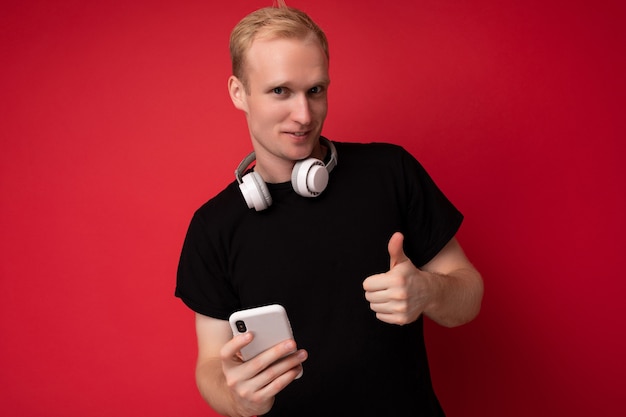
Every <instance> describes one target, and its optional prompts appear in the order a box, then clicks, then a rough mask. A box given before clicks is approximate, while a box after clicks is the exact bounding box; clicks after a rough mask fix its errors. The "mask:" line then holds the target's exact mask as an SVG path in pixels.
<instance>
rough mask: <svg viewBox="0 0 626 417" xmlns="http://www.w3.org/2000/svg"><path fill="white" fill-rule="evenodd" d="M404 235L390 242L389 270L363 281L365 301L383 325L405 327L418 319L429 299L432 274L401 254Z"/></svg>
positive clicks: (395, 234)
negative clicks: (421, 269)
mask: <svg viewBox="0 0 626 417" xmlns="http://www.w3.org/2000/svg"><path fill="white" fill-rule="evenodd" d="M403 243H404V236H403V235H402V233H400V232H396V233H394V234H393V236H391V239H389V244H388V246H387V250H388V251H389V271H388V272H385V273H383V274H376V275H372V276H370V277H368V278H367V279H366V280H365V281H363V289H364V290H365V298H366V299H367V301H369V303H370V308H371V309H372V310H373V311H374V312H376V317H377V318H378V319H379V320H381V321H384V322H386V323H391V324H400V325H403V324H408V323H412V322H414V321H415V320H417V319H418V318H419V316H420V315H421V314H422V313H423V312H424V310H425V309H426V306H427V304H428V303H429V302H430V300H431V299H432V297H433V295H432V288H431V287H432V286H431V274H429V273H427V272H423V271H420V270H419V269H418V268H417V267H415V265H413V262H411V260H410V259H409V258H408V257H407V256H406V255H405V254H404V249H403Z"/></svg>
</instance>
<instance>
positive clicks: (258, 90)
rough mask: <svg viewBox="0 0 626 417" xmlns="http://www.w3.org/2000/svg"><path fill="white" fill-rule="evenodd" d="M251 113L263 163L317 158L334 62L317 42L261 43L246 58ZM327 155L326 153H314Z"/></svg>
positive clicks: (243, 97)
mask: <svg viewBox="0 0 626 417" xmlns="http://www.w3.org/2000/svg"><path fill="white" fill-rule="evenodd" d="M245 71H246V79H247V89H246V91H245V92H244V93H241V92H240V102H239V104H238V103H237V101H236V100H234V101H235V105H236V106H237V107H238V108H239V109H241V110H243V111H244V112H245V113H246V118H247V121H248V128H249V130H250V135H251V138H252V142H253V146H254V148H255V151H256V153H257V161H258V162H261V161H262V160H263V161H267V162H269V161H276V162H277V163H281V162H283V163H284V162H286V161H290V162H291V161H295V160H300V159H304V158H307V157H309V156H311V153H312V152H313V151H314V149H318V150H319V147H317V144H318V142H319V136H320V134H321V132H322V126H323V124H324V120H325V119H326V113H327V110H328V102H327V89H328V85H329V82H330V80H329V76H328V60H327V59H326V55H325V54H324V51H323V50H322V48H321V47H320V46H319V44H318V43H317V42H315V40H314V38H310V39H305V40H298V39H263V38H261V39H257V40H255V41H254V42H253V44H252V46H251V48H250V50H249V51H248V53H247V55H246V66H245ZM314 156H317V157H321V155H314Z"/></svg>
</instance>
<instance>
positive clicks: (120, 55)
mask: <svg viewBox="0 0 626 417" xmlns="http://www.w3.org/2000/svg"><path fill="white" fill-rule="evenodd" d="M269 3H270V1H269V0H254V1H252V0H248V1H241V0H238V1H232V2H209V1H200V0H197V1H194V0H177V1H166V0H164V1H130V2H123V1H110V2H88V1H87V2H86V1H34V0H33V1H23V2H22V1H4V2H2V5H1V6H0V39H1V42H2V43H1V50H0V56H1V57H2V65H1V66H0V68H1V69H0V71H1V72H0V76H1V78H0V97H1V99H0V111H1V118H2V122H1V123H0V132H1V151H0V163H1V165H0V174H1V177H0V198H1V200H0V230H1V236H2V239H1V241H0V245H1V246H0V268H1V269H0V274H1V276H0V279H1V280H0V297H1V298H2V300H1V302H0V384H1V386H2V390H0V412H2V414H3V415H11V416H18V415H19V416H64V417H68V416H131V415H132V416H134V415H152V416H180V415H184V416H203V415H211V412H210V411H209V409H208V407H207V406H206V405H205V404H204V403H203V402H202V400H201V399H200V397H199V395H198V393H197V391H196V388H195V383H194V379H193V367H194V361H195V354H196V352H195V350H196V347H195V334H194V327H193V314H192V312H191V311H189V310H188V309H187V308H186V307H184V306H183V305H182V303H181V302H180V301H179V300H177V299H175V298H174V296H173V291H174V281H175V272H176V265H177V261H178V255H179V251H180V247H181V244H182V239H183V237H184V233H185V230H186V227H187V224H188V221H189V219H190V216H191V213H192V211H193V210H194V209H195V208H197V207H198V206H199V205H200V204H201V203H203V202H204V201H205V200H206V199H208V198H209V197H210V196H212V195H213V194H215V193H216V192H217V191H218V190H220V189H221V188H222V187H224V186H225V185H226V184H227V183H228V182H230V181H232V180H233V178H234V177H233V171H234V169H235V167H236V166H237V164H238V163H239V161H240V160H241V159H242V158H243V156H244V155H245V154H246V153H247V152H248V151H249V150H250V143H249V138H248V135H247V129H246V127H245V123H244V118H243V116H242V115H241V114H240V113H239V112H238V111H236V110H235V109H233V108H232V105H231V103H230V101H229V98H228V95H227V90H226V79H227V76H228V75H229V60H228V51H227V42H228V35H229V31H230V29H231V28H232V26H233V25H234V24H235V23H236V22H237V21H238V20H239V19H240V18H241V17H242V16H243V15H244V14H246V13H247V12H249V11H251V10H253V9H255V8H257V7H260V6H265V5H268V4H269ZM289 4H291V5H292V6H297V7H300V8H303V9H304V10H306V11H307V12H309V13H310V14H311V16H312V17H313V18H315V19H316V20H317V21H318V23H320V25H321V26H322V27H324V28H325V30H326V32H327V34H328V37H329V38H330V40H331V77H332V80H333V82H332V86H331V90H330V116H329V118H328V121H327V124H326V128H325V131H324V133H325V134H326V135H327V136H328V137H330V138H332V139H335V140H341V141H391V142H395V143H399V144H401V145H404V146H405V147H407V148H408V149H409V150H410V151H411V152H412V153H414V154H415V155H416V156H417V157H418V158H419V159H420V160H421V161H422V163H423V164H424V165H425V166H426V168H427V169H428V170H429V171H430V173H431V174H432V176H433V177H434V178H435V179H436V181H437V183H438V184H439V185H440V186H441V188H443V190H444V191H445V192H446V194H447V195H448V196H449V197H450V198H451V199H452V200H453V201H454V202H455V204H456V205H457V206H458V207H459V208H460V209H461V210H462V211H463V213H464V214H465V215H466V222H465V223H464V226H463V227H462V231H461V232H460V235H459V239H460V241H461V242H462V244H463V245H464V247H465V249H466V251H467V253H468V255H469V256H470V257H471V259H472V260H473V262H474V263H475V265H476V266H477V267H478V268H479V269H480V271H481V272H482V273H483V275H484V280H485V283H486V293H485V298H484V303H483V309H482V312H481V314H480V316H479V318H478V319H476V320H475V321H474V322H472V323H470V324H469V325H466V326H464V327H460V328H456V329H444V328H440V327H437V326H436V325H434V324H433V323H430V322H429V323H428V324H427V328H426V331H427V337H428V341H429V354H430V357H431V362H432V370H433V379H434V383H435V387H436V390H437V392H438V393H439V396H440V398H441V401H442V403H443V405H444V407H445V408H446V409H447V411H448V415H449V416H450V417H467V416H482V417H484V416H529V415H542V416H543V415H545V416H547V415H567V416H587V415H616V414H619V413H620V412H621V410H623V401H622V400H623V392H622V390H623V388H624V382H623V378H624V374H625V373H626V366H625V363H624V362H625V361H624V352H625V351H626V346H625V342H624V336H623V333H624V324H623V319H624V307H623V306H624V302H623V299H624V294H625V290H626V285H625V284H624V277H623V263H624V257H623V253H622V252H623V250H624V243H623V235H624V232H626V228H625V221H624V214H625V212H626V202H625V196H626V192H625V190H626V186H625V182H626V175H625V169H624V165H623V157H624V151H625V145H624V139H625V138H626V135H625V133H626V129H625V127H626V126H625V122H624V110H625V108H626V106H625V103H626V85H625V84H626V83H625V80H624V74H625V73H626V54H625V51H624V46H625V40H626V30H625V29H624V26H623V23H624V21H626V13H625V11H624V6H622V5H621V4H622V2H620V1H595V2H586V1H556V0H553V1H537V0H531V1H526V2H516V1H507V0H505V1H496V0H475V1H472V2H461V1H452V0H447V1H446V0H438V1H433V0H431V1H416V0H410V1H409V0H396V1H388V2H381V1H366V0H360V1H330V0H292V1H291V2H289ZM338 346H339V347H340V343H338ZM340 354H341V353H340ZM320 401H324V399H320ZM364 401H366V397H365V396H364ZM329 414H332V413H330V412H329Z"/></svg>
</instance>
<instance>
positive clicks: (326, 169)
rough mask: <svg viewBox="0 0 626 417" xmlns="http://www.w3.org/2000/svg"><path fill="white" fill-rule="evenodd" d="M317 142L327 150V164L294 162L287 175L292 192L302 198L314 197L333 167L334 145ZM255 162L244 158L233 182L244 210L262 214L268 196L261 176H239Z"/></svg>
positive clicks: (309, 160)
mask: <svg viewBox="0 0 626 417" xmlns="http://www.w3.org/2000/svg"><path fill="white" fill-rule="evenodd" d="M320 141H321V142H322V143H323V144H324V145H326V146H328V148H329V149H330V160H329V161H328V163H327V164H324V162H322V161H320V160H319V159H316V158H307V159H303V160H302V161H298V162H296V164H295V165H294V167H293V169H292V171H291V186H292V187H293V189H294V191H295V192H296V193H298V194H299V195H301V196H303V197H317V196H318V195H320V193H321V192H322V191H324V190H325V189H326V185H328V174H330V171H332V170H333V168H335V166H336V165H337V150H336V149H335V145H334V144H333V143H332V142H331V141H329V140H328V139H326V138H324V137H320ZM254 160H256V154H255V153H254V152H251V153H250V154H249V155H248V156H246V157H245V158H244V160H243V161H241V163H240V164H239V166H238V167H237V169H236V170H235V178H236V179H237V182H238V183H239V189H240V190H241V194H242V195H243V198H244V200H246V204H248V208H254V209H255V210H256V211H261V210H265V209H266V208H268V207H269V206H271V205H272V196H271V195H270V192H269V190H268V189H267V185H266V184H265V181H263V178H261V176H260V175H259V174H258V173H256V172H254V171H251V172H250V173H248V174H246V175H244V176H243V178H242V175H243V173H244V172H245V170H246V168H247V167H248V166H249V165H250V164H251V163H252V162H253V161H254Z"/></svg>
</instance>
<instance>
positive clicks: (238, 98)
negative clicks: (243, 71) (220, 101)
mask: <svg viewBox="0 0 626 417" xmlns="http://www.w3.org/2000/svg"><path fill="white" fill-rule="evenodd" d="M228 92H229V93H230V99H231V100H232V101H233V105H234V106H235V108H237V109H239V110H242V111H244V112H245V113H248V104H247V102H246V88H245V87H244V85H243V83H242V82H241V81H240V80H239V78H237V77H235V76H234V75H231V76H230V77H229V78H228Z"/></svg>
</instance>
